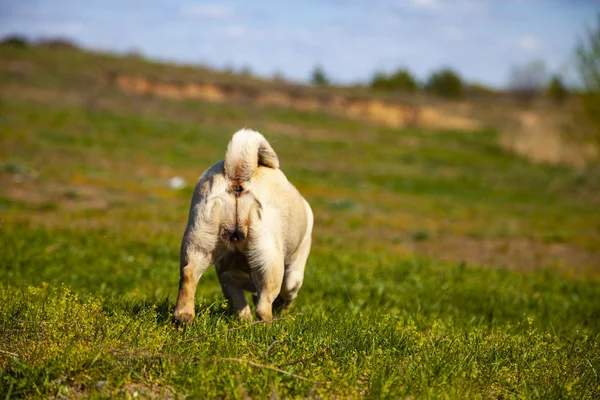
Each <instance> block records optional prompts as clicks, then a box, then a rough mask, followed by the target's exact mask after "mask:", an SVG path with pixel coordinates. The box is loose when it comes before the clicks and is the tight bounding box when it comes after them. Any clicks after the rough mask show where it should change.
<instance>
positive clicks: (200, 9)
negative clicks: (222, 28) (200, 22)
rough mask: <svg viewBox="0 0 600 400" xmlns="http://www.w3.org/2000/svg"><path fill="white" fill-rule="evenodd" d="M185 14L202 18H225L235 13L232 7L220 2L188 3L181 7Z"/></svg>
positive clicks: (182, 12)
mask: <svg viewBox="0 0 600 400" xmlns="http://www.w3.org/2000/svg"><path fill="white" fill-rule="evenodd" d="M180 12H181V14H182V15H183V16H186V17H195V18H201V19H225V18H229V17H231V16H232V15H233V9H232V8H231V7H227V6H223V5H220V4H197V5H187V6H183V7H182V8H181V9H180Z"/></svg>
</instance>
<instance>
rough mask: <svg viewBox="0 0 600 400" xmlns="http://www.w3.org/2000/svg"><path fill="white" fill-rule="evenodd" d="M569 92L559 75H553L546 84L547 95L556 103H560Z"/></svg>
mask: <svg viewBox="0 0 600 400" xmlns="http://www.w3.org/2000/svg"><path fill="white" fill-rule="evenodd" d="M568 94H569V92H568V90H567V88H566V87H565V85H564V83H563V81H562V78H561V77H560V75H554V76H553V77H552V79H550V83H549V84H548V96H550V98H551V99H552V100H554V101H555V102H557V103H562V102H563V101H564V100H565V99H566V97H567V95H568Z"/></svg>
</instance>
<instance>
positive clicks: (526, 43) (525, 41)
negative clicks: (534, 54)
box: [516, 36, 542, 51]
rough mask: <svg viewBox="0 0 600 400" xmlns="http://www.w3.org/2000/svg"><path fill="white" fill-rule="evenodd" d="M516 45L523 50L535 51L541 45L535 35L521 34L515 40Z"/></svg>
mask: <svg viewBox="0 0 600 400" xmlns="http://www.w3.org/2000/svg"><path fill="white" fill-rule="evenodd" d="M516 44H517V47H518V48H520V49H521V50H524V51H535V50H537V49H539V48H540V47H541V45H542V42H541V41H540V39H538V38H537V37H535V36H521V37H520V38H517V40H516Z"/></svg>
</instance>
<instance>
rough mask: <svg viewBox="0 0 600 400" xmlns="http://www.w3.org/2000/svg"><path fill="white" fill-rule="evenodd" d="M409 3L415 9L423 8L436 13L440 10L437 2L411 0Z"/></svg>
mask: <svg viewBox="0 0 600 400" xmlns="http://www.w3.org/2000/svg"><path fill="white" fill-rule="evenodd" d="M411 3H412V5H413V6H415V7H418V8H425V9H427V10H431V11H438V10H440V9H441V3H440V1H439V0H411Z"/></svg>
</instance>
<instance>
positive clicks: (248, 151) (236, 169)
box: [225, 129, 279, 181]
mask: <svg viewBox="0 0 600 400" xmlns="http://www.w3.org/2000/svg"><path fill="white" fill-rule="evenodd" d="M259 165H262V166H264V167H269V168H273V169H277V168H279V159H278V158H277V154H275V151H274V150H273V148H272V147H271V145H270V144H269V142H267V139H265V138H264V136H263V135H261V134H260V133H258V132H256V131H253V130H251V129H242V130H239V131H237V132H236V133H235V134H234V135H233V137H232V138H231V141H230V142H229V145H228V146H227V153H225V175H227V177H228V178H229V179H231V180H234V181H248V180H250V178H251V177H252V175H253V174H254V171H256V168H258V166H259Z"/></svg>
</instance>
